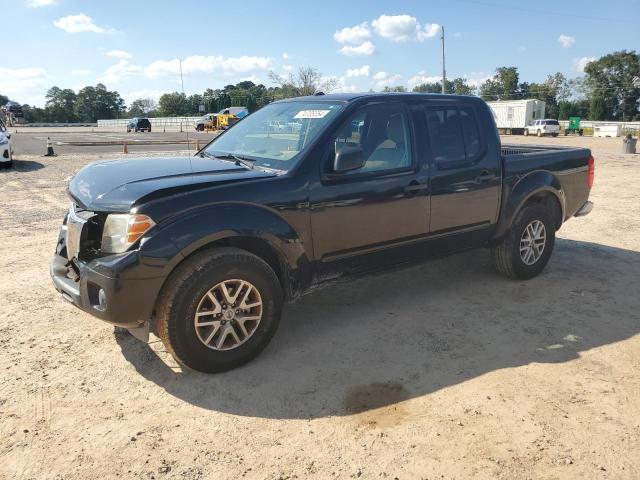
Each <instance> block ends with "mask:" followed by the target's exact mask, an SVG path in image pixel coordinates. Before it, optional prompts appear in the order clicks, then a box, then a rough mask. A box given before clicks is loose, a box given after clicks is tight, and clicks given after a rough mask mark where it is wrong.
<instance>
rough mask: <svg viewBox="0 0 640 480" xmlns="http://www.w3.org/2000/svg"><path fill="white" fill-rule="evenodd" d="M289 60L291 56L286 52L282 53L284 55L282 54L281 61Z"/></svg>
mask: <svg viewBox="0 0 640 480" xmlns="http://www.w3.org/2000/svg"><path fill="white" fill-rule="evenodd" d="M290 58H291V55H289V54H288V53H287V52H284V53H283V54H282V59H283V60H289V59H290Z"/></svg>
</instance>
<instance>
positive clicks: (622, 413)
mask: <svg viewBox="0 0 640 480" xmlns="http://www.w3.org/2000/svg"><path fill="white" fill-rule="evenodd" d="M505 140H506V141H508V142H510V143H512V142H518V141H520V142H525V141H529V142H532V143H546V144H553V145H563V144H568V145H582V146H589V147H590V148H592V149H593V151H594V154H595V157H596V181H595V186H594V189H593V191H592V200H593V201H594V202H595V209H594V211H593V212H592V213H591V214H590V215H589V216H587V217H585V218H581V219H572V220H571V221H569V222H568V223H567V224H566V225H565V226H563V228H562V230H561V231H560V232H559V238H558V240H557V242H556V250H555V252H554V254H553V256H552V258H551V261H550V262H549V265H548V267H547V268H546V270H545V271H544V272H543V274H542V275H540V276H539V277H537V278H535V279H532V280H531V281H527V282H523V281H510V280H507V279H505V278H503V277H501V276H499V275H497V274H495V273H494V272H493V271H492V269H491V267H490V264H489V259H488V253H487V252H486V251H482V250H480V251H474V252H468V253H465V254H463V255H458V256H454V257H450V258H445V259H441V260H437V261H434V262H431V263H429V264H425V265H418V266H415V267H413V268H410V269H408V270H403V271H398V272H392V273H387V274H384V275H380V276H376V277H370V278H366V279H361V280H358V281H353V282H349V283H348V284H342V285H338V286H334V287H330V288H326V289H323V290H320V291H317V292H315V293H313V294H310V295H308V296H306V297H303V298H302V299H300V300H299V301H298V302H297V303H295V304H293V305H289V306H287V307H286V308H285V311H284V316H283V319H282V322H281V325H280V329H279V331H278V332H277V333H276V335H275V337H274V339H273V342H272V343H271V344H270V345H269V346H268V348H267V349H266V350H265V351H264V352H263V353H262V354H261V355H260V356H259V357H258V358H257V359H256V360H255V361H253V362H251V363H250V364H248V365H246V366H244V367H243V368H240V369H237V370H235V371H232V372H228V373H225V374H220V375H203V374H199V373H196V372H192V371H188V370H182V369H181V368H180V367H179V366H177V365H176V364H175V362H174V361H173V360H172V359H171V357H169V355H168V354H167V352H165V351H164V349H163V347H162V344H161V343H160V342H158V341H157V339H155V338H154V339H153V340H152V342H151V343H149V344H145V343H141V342H139V341H138V340H136V339H134V338H133V337H132V336H130V335H128V334H114V332H113V329H112V328H110V327H109V326H107V325H106V324H104V323H102V322H100V321H98V320H96V319H94V318H92V317H90V316H89V315H87V314H84V313H82V312H80V311H78V310H77V309H75V308H74V307H73V306H71V305H69V304H68V303H66V302H64V301H63V300H62V299H61V298H60V295H59V294H58V293H57V292H56V291H55V290H54V289H53V287H52V285H51V281H50V279H49V274H48V264H49V260H50V258H51V255H52V252H53V247H54V245H55V241H56V238H57V233H58V229H59V227H60V222H61V220H62V217H63V215H64V211H65V209H66V207H67V202H68V200H67V198H66V195H65V185H66V179H67V178H68V177H69V176H70V175H72V174H73V172H75V171H77V170H78V169H79V168H81V167H82V166H83V165H85V164H86V163H87V162H88V161H91V160H96V159H98V158H118V157H121V155H113V154H105V155H89V154H81V155H60V156H59V157H56V158H42V157H41V156H28V155H22V154H20V155H18V158H17V160H16V162H15V169H13V170H2V171H0V196H1V197H2V199H3V207H2V208H1V209H0V225H1V228H0V245H2V246H3V249H2V254H1V255H0V478H2V479H5V478H7V479H13V478H17V479H37V480H41V479H55V480H60V479H65V480H85V479H89V478H100V479H115V478H126V479H129V478H144V479H156V480H164V479H180V480H199V479H221V480H224V479H233V480H236V479H240V478H245V479H255V480H276V479H291V480H292V479H307V478H310V479H318V480H325V479H327V478H334V479H347V480H349V479H351V478H361V479H376V480H392V479H394V478H398V479H400V480H406V479H420V478H428V479H436V478H437V479H447V480H451V479H459V480H462V479H472V478H473V479H494V478H498V479H504V480H521V479H545V480H565V479H576V480H577V479H580V480H582V479H629V480H637V479H638V472H640V453H639V452H640V418H639V415H638V412H640V377H639V375H638V371H639V370H640V335H639V333H640V298H639V295H638V288H639V273H638V272H640V235H638V232H639V231H640V201H639V200H640V192H639V189H638V185H639V184H640V155H635V156H628V155H627V156H624V155H622V154H621V153H620V151H621V146H620V144H621V141H620V139H591V138H583V139H579V138H568V139H537V138H536V139H528V140H527V139H524V138H522V137H520V138H518V137H512V138H503V141H505ZM133 156H135V155H133V154H132V155H130V157H133Z"/></svg>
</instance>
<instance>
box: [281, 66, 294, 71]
mask: <svg viewBox="0 0 640 480" xmlns="http://www.w3.org/2000/svg"><path fill="white" fill-rule="evenodd" d="M282 69H283V70H286V71H287V72H290V71H291V70H293V65H282Z"/></svg>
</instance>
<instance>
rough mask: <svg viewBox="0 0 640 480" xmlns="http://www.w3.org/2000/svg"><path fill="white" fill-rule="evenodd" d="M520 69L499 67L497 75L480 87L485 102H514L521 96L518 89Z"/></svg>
mask: <svg viewBox="0 0 640 480" xmlns="http://www.w3.org/2000/svg"><path fill="white" fill-rule="evenodd" d="M518 80H519V75H518V68H517V67H498V68H496V73H495V75H494V76H493V77H491V78H490V79H489V80H487V81H486V82H484V83H483V84H482V86H481V87H480V96H481V97H482V98H483V99H484V100H513V99H515V98H519V97H520V96H521V93H520V90H519V88H518Z"/></svg>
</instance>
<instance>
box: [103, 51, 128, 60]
mask: <svg viewBox="0 0 640 480" xmlns="http://www.w3.org/2000/svg"><path fill="white" fill-rule="evenodd" d="M105 55H106V56H107V57H114V58H131V57H132V55H131V54H130V53H129V52H125V51H124V50H109V51H108V52H107V53H105Z"/></svg>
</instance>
